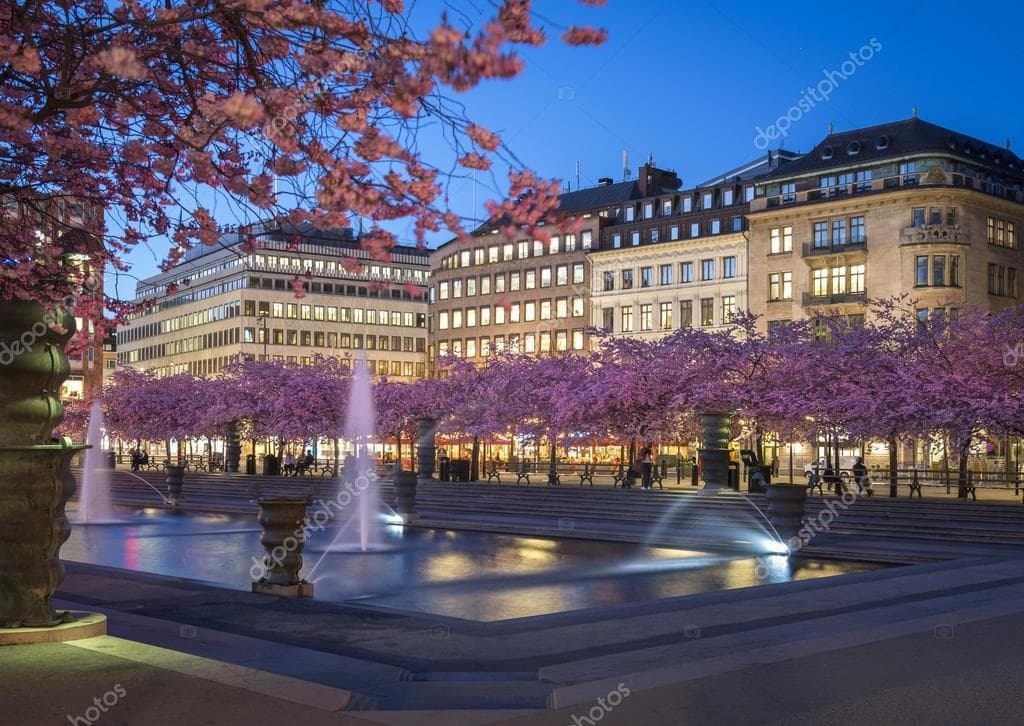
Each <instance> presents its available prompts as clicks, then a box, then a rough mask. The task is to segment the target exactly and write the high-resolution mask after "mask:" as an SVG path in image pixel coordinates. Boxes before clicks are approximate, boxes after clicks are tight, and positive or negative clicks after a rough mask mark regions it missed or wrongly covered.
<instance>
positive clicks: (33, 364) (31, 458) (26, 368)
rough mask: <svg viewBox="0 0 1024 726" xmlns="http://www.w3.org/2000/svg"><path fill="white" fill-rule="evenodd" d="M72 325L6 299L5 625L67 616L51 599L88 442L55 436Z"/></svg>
mask: <svg viewBox="0 0 1024 726" xmlns="http://www.w3.org/2000/svg"><path fill="white" fill-rule="evenodd" d="M52 325H59V326H60V327H61V328H62V329H63V330H62V332H59V333H58V332H55V331H54V330H53V329H52V328H51V326H52ZM74 331H75V320H74V318H73V317H72V316H71V315H70V314H68V313H66V312H59V313H58V312H46V311H44V309H43V307H42V306H41V305H39V304H37V303H32V302H3V303H0V628H18V627H46V626H53V625H58V624H60V623H61V622H63V621H64V618H63V616H60V615H58V614H57V613H56V612H55V610H54V608H53V603H52V598H53V593H54V591H55V590H56V589H57V587H58V586H59V585H60V583H61V581H62V580H63V579H64V567H63V565H62V564H61V562H60V559H59V554H60V548H61V545H63V544H64V542H65V541H66V540H67V538H68V536H69V535H70V534H71V525H70V523H69V522H68V518H67V516H66V515H65V512H64V506H65V504H66V503H67V501H68V499H69V498H70V497H71V495H72V494H73V493H74V491H75V479H74V476H73V475H72V474H71V468H70V466H71V457H72V456H74V455H75V453H77V452H79V451H81V450H83V449H85V448H87V447H85V446H81V445H74V444H72V443H71V440H70V439H68V438H62V439H59V440H56V439H53V438H52V435H53V429H54V427H55V426H56V425H57V424H58V423H60V420H61V418H62V417H63V415H64V409H63V407H62V406H61V403H60V387H61V384H62V383H63V382H64V380H65V379H66V378H67V377H68V373H69V371H70V367H69V365H68V359H67V356H66V355H65V354H64V345H65V343H66V342H67V341H68V340H69V339H70V338H71V336H72V335H73V334H74Z"/></svg>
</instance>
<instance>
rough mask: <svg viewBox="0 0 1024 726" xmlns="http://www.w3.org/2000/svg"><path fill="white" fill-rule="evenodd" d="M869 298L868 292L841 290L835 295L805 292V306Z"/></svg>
mask: <svg viewBox="0 0 1024 726" xmlns="http://www.w3.org/2000/svg"><path fill="white" fill-rule="evenodd" d="M866 299H867V292H841V293H837V294H833V295H813V294H811V293H809V292H805V293H804V295H803V304H804V307H810V306H814V305H842V304H844V303H862V302H864V301H865V300H866Z"/></svg>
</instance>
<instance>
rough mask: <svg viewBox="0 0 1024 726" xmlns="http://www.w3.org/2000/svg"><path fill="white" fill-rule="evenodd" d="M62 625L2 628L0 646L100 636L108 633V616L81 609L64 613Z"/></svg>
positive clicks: (57, 641) (63, 641) (58, 641)
mask: <svg viewBox="0 0 1024 726" xmlns="http://www.w3.org/2000/svg"><path fill="white" fill-rule="evenodd" d="M62 619H63V620H64V622H62V623H61V624H60V625H50V626H47V627H43V628H0V647H3V646H5V645H34V644H36V643H66V642H68V641H70V640H85V639H86V638H98V637H99V636H101V635H106V634H107V616H106V615H100V614H99V613H84V612H80V611H73V612H66V613H63V616H62Z"/></svg>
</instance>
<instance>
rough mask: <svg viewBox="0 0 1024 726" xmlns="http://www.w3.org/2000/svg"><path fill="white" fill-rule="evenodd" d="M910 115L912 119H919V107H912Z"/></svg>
mask: <svg viewBox="0 0 1024 726" xmlns="http://www.w3.org/2000/svg"><path fill="white" fill-rule="evenodd" d="M910 115H911V117H912V118H917V106H911V107H910Z"/></svg>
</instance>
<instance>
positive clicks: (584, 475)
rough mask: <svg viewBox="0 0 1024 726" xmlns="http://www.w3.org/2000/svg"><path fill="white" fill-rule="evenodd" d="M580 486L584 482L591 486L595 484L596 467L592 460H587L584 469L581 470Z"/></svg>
mask: <svg viewBox="0 0 1024 726" xmlns="http://www.w3.org/2000/svg"><path fill="white" fill-rule="evenodd" d="M579 477H580V486H583V482H587V483H589V484H590V486H594V469H593V467H592V466H591V464H590V462H589V461H588V462H586V463H585V464H584V465H583V469H581V470H580V472H579Z"/></svg>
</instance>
